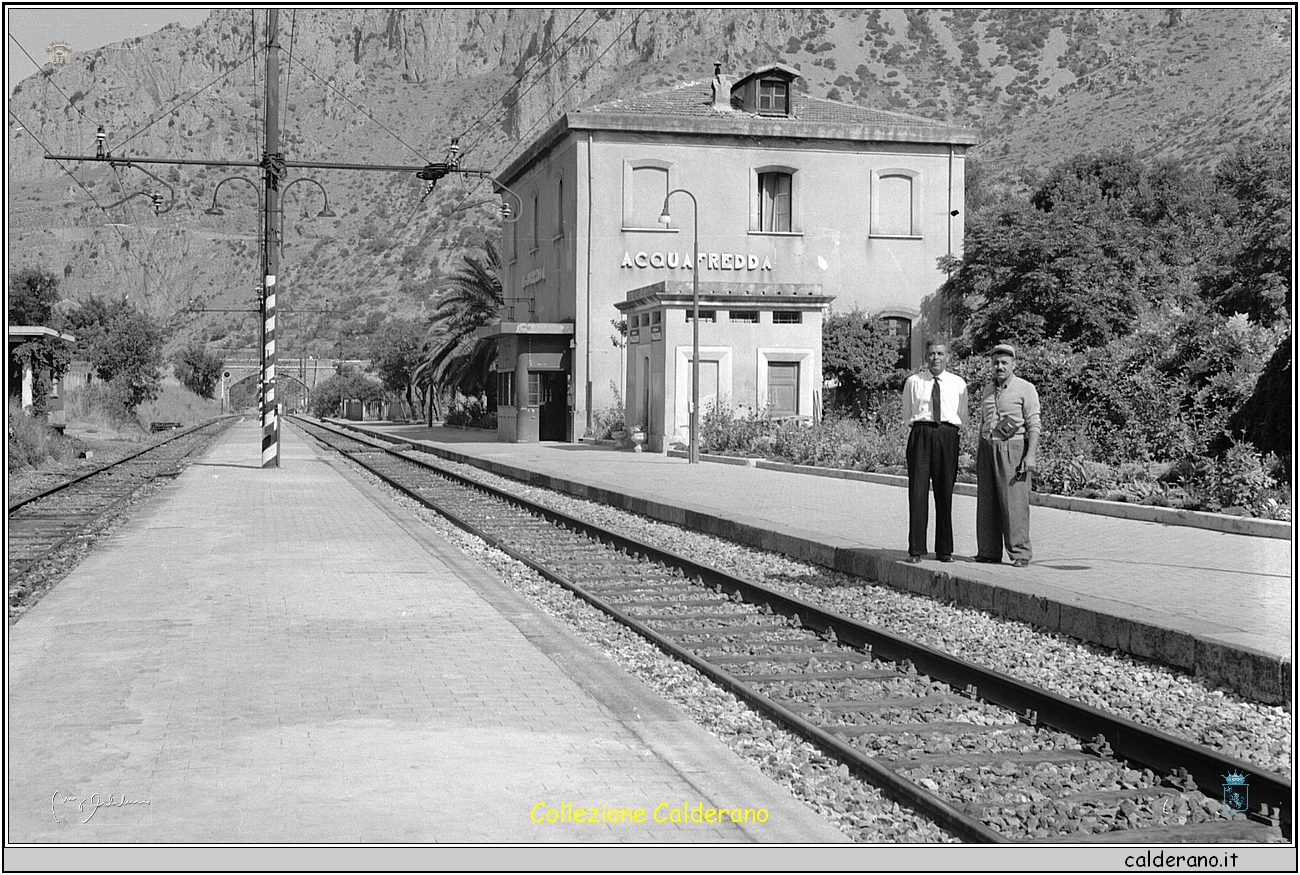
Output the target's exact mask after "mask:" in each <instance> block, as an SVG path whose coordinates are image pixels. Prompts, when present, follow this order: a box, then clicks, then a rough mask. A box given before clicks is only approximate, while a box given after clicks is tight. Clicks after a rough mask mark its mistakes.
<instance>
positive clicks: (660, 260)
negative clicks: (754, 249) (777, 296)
mask: <svg viewBox="0 0 1300 875" xmlns="http://www.w3.org/2000/svg"><path fill="white" fill-rule="evenodd" d="M621 266H622V267H652V268H665V267H666V268H669V269H671V270H691V268H692V265H691V257H690V256H689V255H686V254H681V253H677V252H638V253H636V254H635V255H634V254H632V253H630V252H624V253H623V264H622V265H621ZM699 266H700V269H701V270H771V269H772V259H770V258H768V257H767V256H761V257H760V256H757V255H745V254H744V253H743V252H701V253H700V258H699Z"/></svg>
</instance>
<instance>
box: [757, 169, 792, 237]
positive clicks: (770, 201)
mask: <svg viewBox="0 0 1300 875" xmlns="http://www.w3.org/2000/svg"><path fill="white" fill-rule="evenodd" d="M790 183H791V176H790V174H789V173H779V172H772V173H760V174H758V228H757V230H759V231H789V230H790V189H791V185H790Z"/></svg>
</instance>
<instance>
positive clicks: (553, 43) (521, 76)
mask: <svg viewBox="0 0 1300 875" xmlns="http://www.w3.org/2000/svg"><path fill="white" fill-rule="evenodd" d="M586 13H587V10H586V9H583V10H580V11H579V12H578V14H577V15H575V16H574V17H573V21H570V22H569V26H568V27H566V28H565V29H564V30H562V31H560V35H559V36H557V37H556V38H555V39H553V40H551V44H550V45H549V46H547V47H546V48H545V49H542V50H541V51H540V52H538V53H537V57H536V58H534V59H533V61H532V63H531V64H529V65H528V66H527V67H525V68H524V72H522V73H520V74H519V77H518V78H517V79H515V83H514V84H513V85H511V86H510V88H507V89H506V90H505V92H504V93H503V94H502V95H501V98H500V100H505V99H506V96H507V95H509V94H510V92H511V90H512V89H515V88H518V87H519V85H520V84H521V83H522V82H523V81H524V79H525V78H527V76H528V74H529V72H531V71H532V69H533V67H536V66H537V65H538V64H539V63H541V60H542V58H543V57H545V55H546V52H547V51H548V50H550V49H553V48H555V46H556V45H558V44H559V43H560V41H561V40H563V39H564V35H565V34H566V33H568V32H569V31H570V30H572V29H573V26H574V25H575V24H577V23H578V21H579V19H581V18H582V16H583V15H585V14H586ZM599 22H600V19H599V18H597V19H596V20H595V21H593V22H592V23H591V24H589V25H588V26H587V30H584V31H583V32H582V33H580V34H578V36H577V37H575V38H574V40H573V42H572V43H570V44H569V48H568V49H565V50H564V51H563V52H562V53H561V54H560V56H559V57H561V58H562V57H564V55H566V54H568V52H569V49H572V48H573V47H574V46H575V45H577V44H578V40H580V39H582V38H583V37H584V36H586V35H587V31H590V30H591V29H592V28H593V27H595V26H596V25H597V24H598V23H599ZM556 60H558V58H557V59H556ZM551 66H554V62H553V63H552V65H551ZM550 69H551V68H550V67H547V68H546V69H545V70H543V71H542V73H541V76H544V75H546V73H548V72H549V71H550ZM538 78H540V76H539V77H538ZM521 96H522V95H521ZM499 102H500V101H498V100H494V101H492V103H491V104H489V106H488V108H487V110H486V111H484V113H483V114H482V115H481V116H479V117H478V118H476V119H474V121H472V122H470V123H469V125H468V126H467V127H466V128H465V130H463V131H461V132H460V136H459V138H458V139H463V138H464V137H466V136H468V135H469V132H470V131H471V130H473V128H474V126H475V125H477V124H478V123H479V122H481V121H483V119H485V118H487V117H488V115H490V114H491V112H492V109H493V107H495V106H496V105H497V103H499ZM516 102H517V101H516ZM511 105H512V106H513V104H511ZM480 139H482V138H481V137H480ZM475 142H477V141H475Z"/></svg>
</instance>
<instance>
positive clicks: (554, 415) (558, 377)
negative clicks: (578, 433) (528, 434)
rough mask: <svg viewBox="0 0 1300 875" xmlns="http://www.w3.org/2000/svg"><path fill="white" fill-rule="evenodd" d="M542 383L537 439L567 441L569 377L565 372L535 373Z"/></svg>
mask: <svg viewBox="0 0 1300 875" xmlns="http://www.w3.org/2000/svg"><path fill="white" fill-rule="evenodd" d="M534 373H535V374H536V376H537V377H539V378H540V382H541V387H540V388H541V398H539V399H538V401H539V404H538V411H537V439H538V440H539V441H562V440H567V439H568V435H567V434H566V432H567V431H568V429H567V428H566V423H565V419H566V416H565V414H566V410H565V408H566V406H567V403H566V402H567V400H568V397H569V375H568V373H567V372H565V371H540V372H534Z"/></svg>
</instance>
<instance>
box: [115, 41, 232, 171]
mask: <svg viewBox="0 0 1300 875" xmlns="http://www.w3.org/2000/svg"><path fill="white" fill-rule="evenodd" d="M243 63H244V58H240V59H239V60H238V61H236V62H235V63H234V65H233V66H231V68H230V69H229V70H227V71H225V72H224V73H221V74H218V75H217V77H216V78H214V79H212V80H211V81H210V82H208V83H207V84H206V85H204V86H203V87H202V88H200V89H199V90H198V91H195V92H194V93H193V94H191V95H190V96H189V97H186V98H183V99H181V100H180V101H177V102H175V103H173V104H172V105H170V106H168V107H166V108H164V109H161V110H156V111H155V112H154V113H152V114H151V117H150V118H149V121H147V122H145V124H144V126H143V127H141V128H139V129H137V130H136V131H135V132H134V133H132V134H131V135H130V136H128V137H127V138H126V139H125V140H122V141H121V142H120V143H117V144H115V145H114V147H113V148H114V150H117V149H121V148H123V147H124V146H126V144H127V143H129V142H131V141H132V140H134V139H135V138H136V137H138V136H140V135H141V134H143V133H144V132H145V131H147V130H149V128H151V127H153V126H154V125H156V124H158V122H160V121H162V120H163V119H164V118H166V117H167V115H168V114H169V113H171V112H174V111H175V110H178V109H180V108H181V107H182V106H185V105H186V104H187V103H190V102H192V101H194V100H196V99H197V98H198V97H199V95H201V94H202V93H203V92H205V91H207V90H208V89H209V88H211V87H212V86H214V85H216V84H217V83H218V82H220V81H221V80H223V79H225V78H226V77H228V76H230V75H232V74H233V73H234V72H235V71H236V70H238V69H239V67H240V65H241V64H243Z"/></svg>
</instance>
